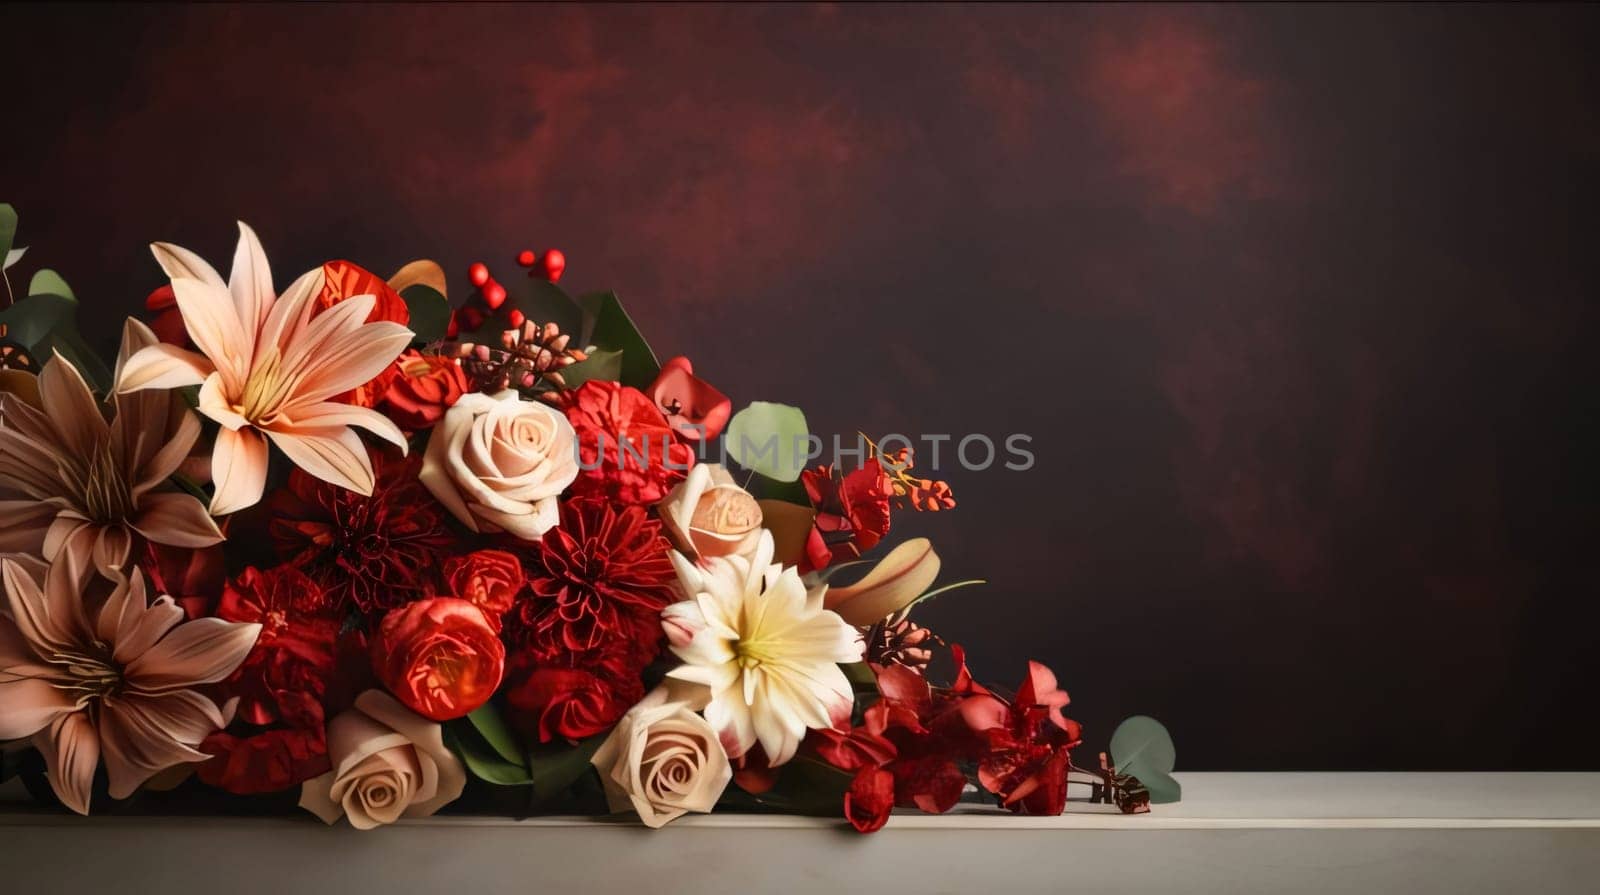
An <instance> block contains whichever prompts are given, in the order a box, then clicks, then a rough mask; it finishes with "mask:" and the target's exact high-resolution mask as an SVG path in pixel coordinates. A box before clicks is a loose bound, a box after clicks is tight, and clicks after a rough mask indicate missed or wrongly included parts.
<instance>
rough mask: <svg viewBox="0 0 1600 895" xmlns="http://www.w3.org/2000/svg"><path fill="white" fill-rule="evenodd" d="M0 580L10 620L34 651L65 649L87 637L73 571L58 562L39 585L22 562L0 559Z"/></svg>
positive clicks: (72, 646)
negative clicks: (2, 584)
mask: <svg viewBox="0 0 1600 895" xmlns="http://www.w3.org/2000/svg"><path fill="white" fill-rule="evenodd" d="M0 581H4V583H5V599H6V607H7V609H8V610H9V611H10V613H11V621H12V623H13V624H15V625H16V627H17V630H18V631H19V632H21V634H22V637H23V639H24V640H26V641H27V642H28V643H29V644H30V645H31V646H32V647H33V650H34V652H35V654H37V655H40V656H49V655H50V654H53V653H57V652H63V651H68V650H71V649H73V648H74V647H76V646H77V645H78V644H80V643H82V642H84V641H86V640H89V639H90V638H89V623H88V619H87V618H85V617H84V614H83V600H82V597H81V595H80V594H79V592H78V589H77V587H76V586H75V582H73V581H72V574H71V573H70V571H69V570H67V569H65V568H63V567H62V565H61V564H60V563H57V564H55V565H52V566H51V567H50V571H49V572H47V573H46V574H45V581H44V586H43V587H42V588H41V587H40V586H39V584H38V582H37V581H35V580H34V578H33V576H32V575H31V574H29V572H28V570H27V568H26V567H24V566H23V565H22V564H20V563H18V562H16V561H15V560H11V559H4V560H0Z"/></svg>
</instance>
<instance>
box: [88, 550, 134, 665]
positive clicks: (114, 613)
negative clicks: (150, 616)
mask: <svg viewBox="0 0 1600 895" xmlns="http://www.w3.org/2000/svg"><path fill="white" fill-rule="evenodd" d="M107 577H108V578H109V579H110V580H111V581H113V582H114V583H115V587H113V588H112V589H111V595H110V596H108V597H106V600H105V602H104V603H101V604H100V610H99V612H97V613H96V614H95V618H94V633H95V639H96V640H98V641H99V642H101V643H112V644H115V643H118V642H119V641H120V639H121V637H122V632H123V631H124V630H131V629H132V628H133V627H134V626H135V625H136V624H138V619H139V616H141V615H143V614H144V609H145V590H144V576H143V575H141V574H137V573H136V574H134V575H133V576H132V578H130V577H129V576H128V575H126V574H124V573H123V572H122V571H121V570H120V569H118V570H114V571H113V572H112V573H111V574H110V575H108V576H107ZM118 661H119V663H120V662H121V660H118Z"/></svg>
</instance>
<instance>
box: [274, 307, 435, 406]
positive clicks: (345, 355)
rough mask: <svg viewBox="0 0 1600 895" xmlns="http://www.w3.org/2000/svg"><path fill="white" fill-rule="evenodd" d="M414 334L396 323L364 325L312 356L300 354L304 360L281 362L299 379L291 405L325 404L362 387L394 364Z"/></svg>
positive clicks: (338, 337)
mask: <svg viewBox="0 0 1600 895" xmlns="http://www.w3.org/2000/svg"><path fill="white" fill-rule="evenodd" d="M352 301H354V300H353V299H346V300H345V301H342V302H340V303H339V304H337V305H334V306H333V308H332V309H330V310H328V311H325V312H324V313H323V314H322V316H320V317H318V318H317V319H316V320H314V321H312V324H311V326H312V328H315V327H316V326H317V324H319V323H321V322H322V319H323V317H327V316H328V315H329V314H332V313H334V312H335V311H339V310H342V309H343V308H345V307H346V306H348V305H350V304H351V303H352ZM413 338H414V334H413V333H412V332H411V330H409V329H406V328H405V327H403V326H401V325H400V324H398V323H391V322H388V321H379V322H377V323H368V324H365V325H363V326H361V327H360V328H359V329H356V330H353V331H351V332H345V333H339V334H336V335H335V336H334V337H333V338H331V339H329V340H328V342H327V344H326V346H325V347H323V348H322V349H321V350H319V351H318V352H317V353H316V354H310V355H303V357H304V359H303V360H299V361H295V362H293V363H295V364H296V365H294V366H291V362H290V361H285V364H284V366H285V367H286V368H288V369H292V370H295V371H296V372H297V373H298V375H300V376H301V377H302V379H301V383H300V386H299V388H297V389H296V390H295V397H294V400H295V403H296V404H304V403H312V402H319V401H326V400H327V399H329V398H332V397H333V396H335V395H340V394H343V393H345V392H347V391H350V390H351V389H353V388H356V387H358V386H362V385H366V384H367V383H368V382H371V381H372V380H373V378H374V377H376V376H377V375H378V374H379V373H382V372H383V371H384V369H385V368H386V367H388V366H389V365H390V364H392V363H394V359H395V358H397V357H399V356H400V353H401V352H402V351H404V350H405V349H406V346H407V345H410V344H411V340H412V339H413Z"/></svg>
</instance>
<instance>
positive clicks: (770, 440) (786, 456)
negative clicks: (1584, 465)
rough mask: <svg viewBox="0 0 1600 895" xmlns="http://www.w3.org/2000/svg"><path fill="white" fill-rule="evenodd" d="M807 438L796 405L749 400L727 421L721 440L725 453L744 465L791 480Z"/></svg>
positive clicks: (802, 416) (801, 460)
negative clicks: (747, 405)
mask: <svg viewBox="0 0 1600 895" xmlns="http://www.w3.org/2000/svg"><path fill="white" fill-rule="evenodd" d="M810 438H811V430H810V429H808V428H806V415H805V414H804V413H801V412H800V408H798V407H790V406H789V405H788V404H774V403H771V402H768V401H752V402H750V406H749V407H746V408H745V409H743V410H741V411H739V412H738V413H736V414H734V415H733V419H732V420H730V421H729V422H728V430H727V433H726V435H725V443H726V446H727V451H728V456H730V457H732V458H733V460H734V462H735V463H738V464H739V465H740V466H742V467H744V468H745V469H748V470H751V471H753V472H757V473H759V474H761V475H764V476H766V477H767V478H769V479H773V480H775V481H779V482H792V481H795V480H796V479H798V478H800V471H801V470H802V469H804V468H805V464H806V454H807V453H808V452H807V450H806V448H807V447H808V443H809V440H810Z"/></svg>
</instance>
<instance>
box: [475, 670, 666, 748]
mask: <svg viewBox="0 0 1600 895" xmlns="http://www.w3.org/2000/svg"><path fill="white" fill-rule="evenodd" d="M618 671H619V672H621V673H616V674H613V673H611V672H610V670H609V669H608V668H607V666H606V665H605V664H604V663H602V664H600V665H597V666H595V667H594V668H593V669H589V668H537V669H535V670H534V671H533V672H532V673H531V674H529V675H528V676H527V677H526V678H524V679H523V680H522V681H521V683H519V684H517V685H516V686H514V687H511V688H509V689H508V690H507V691H506V703H507V706H508V708H509V712H508V715H509V717H510V718H511V720H512V723H514V724H516V725H517V727H519V728H520V729H521V730H522V733H523V735H524V736H527V737H528V738H530V739H536V740H538V741H539V742H541V743H549V742H554V741H556V740H568V741H576V740H581V739H583V738H585V737H590V736H594V735H595V734H597V733H600V732H602V731H605V730H607V729H609V728H610V727H611V725H613V724H615V723H617V719H618V718H621V717H622V714H623V713H624V712H626V711H627V710H628V709H630V708H632V707H633V706H634V704H635V703H637V702H638V701H639V700H640V699H642V698H644V684H643V683H642V682H641V681H640V680H639V675H638V672H637V671H636V670H633V669H631V668H621V669H618Z"/></svg>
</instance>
